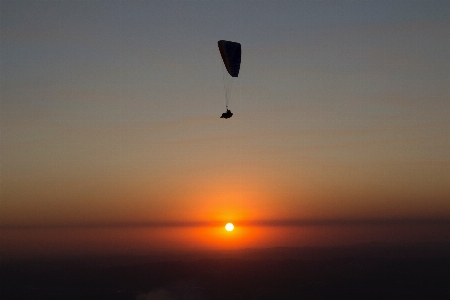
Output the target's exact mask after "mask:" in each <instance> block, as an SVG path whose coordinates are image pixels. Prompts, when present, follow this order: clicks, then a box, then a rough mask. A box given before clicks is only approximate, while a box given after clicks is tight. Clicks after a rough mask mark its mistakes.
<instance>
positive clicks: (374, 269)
mask: <svg viewBox="0 0 450 300" xmlns="http://www.w3.org/2000/svg"><path fill="white" fill-rule="evenodd" d="M0 288H1V290H0V295H1V298H2V299H6V300H13V299H14V300H18V299H20V300H22V299H33V300H36V299H64V300H69V299H70V300H72V299H85V300H90V299H105V300H126V299H129V300H131V299H133V300H135V299H136V300H154V299H158V300H161V299H162V300H167V299H170V300H172V299H177V300H178V299H182V300H184V299H450V243H434V244H410V245H391V244H366V245H356V246H351V247H350V246H349V247H312V248H267V249H242V250H228V251H225V250H224V251H192V252H171V253H168V252H167V253H159V254H151V255H150V254H149V255H142V254H139V255H137V254H136V255H123V256H108V257H107V256H71V257H62V256H61V257H40V258H37V257H34V258H30V257H28V258H23V259H14V260H5V259H3V260H2V262H1V286H0Z"/></svg>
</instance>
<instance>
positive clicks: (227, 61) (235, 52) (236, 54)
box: [217, 40, 241, 77]
mask: <svg viewBox="0 0 450 300" xmlns="http://www.w3.org/2000/svg"><path fill="white" fill-rule="evenodd" d="M217 43H218V45H219V51H220V55H221V56H222V60H223V63H224V65H225V68H226V69H227V71H228V73H229V74H230V76H231V77H238V75H239V69H240V68H241V44H239V43H236V42H230V41H224V40H220V41H218V42H217Z"/></svg>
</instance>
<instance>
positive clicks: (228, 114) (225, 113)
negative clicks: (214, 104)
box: [220, 108, 233, 119]
mask: <svg viewBox="0 0 450 300" xmlns="http://www.w3.org/2000/svg"><path fill="white" fill-rule="evenodd" d="M232 116H233V113H232V112H231V111H230V110H229V109H228V108H227V112H224V113H223V114H222V116H221V117H220V118H224V119H229V118H231V117H232Z"/></svg>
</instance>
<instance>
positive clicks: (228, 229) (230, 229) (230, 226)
mask: <svg viewBox="0 0 450 300" xmlns="http://www.w3.org/2000/svg"><path fill="white" fill-rule="evenodd" d="M225 229H226V230H227V231H232V230H233V229H234V225H233V224H232V223H228V224H227V225H225Z"/></svg>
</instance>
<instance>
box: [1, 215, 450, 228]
mask: <svg viewBox="0 0 450 300" xmlns="http://www.w3.org/2000/svg"><path fill="white" fill-rule="evenodd" d="M230 222H231V223H233V224H234V225H235V226H245V227H309V226H383V225H450V218H442V217H441V218H376V219H375V218H371V219H362V218H359V219H316V220H314V219H281V220H270V219H269V220H241V221H233V220H231V221H230ZM226 223H228V222H225V221H148V222H86V223H69V224H57V223H53V224H38V223H35V224H0V230H2V229H3V230H5V229H64V228H68V229H69V228H73V229H76V228H79V229H83V228H84V229H88V228H138V227H144V228H145V227H148V228H168V227H182V228H186V227H219V226H225V224H226Z"/></svg>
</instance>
